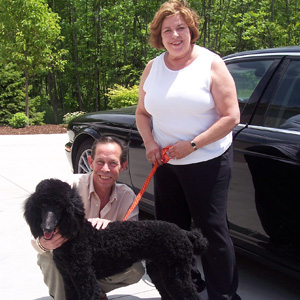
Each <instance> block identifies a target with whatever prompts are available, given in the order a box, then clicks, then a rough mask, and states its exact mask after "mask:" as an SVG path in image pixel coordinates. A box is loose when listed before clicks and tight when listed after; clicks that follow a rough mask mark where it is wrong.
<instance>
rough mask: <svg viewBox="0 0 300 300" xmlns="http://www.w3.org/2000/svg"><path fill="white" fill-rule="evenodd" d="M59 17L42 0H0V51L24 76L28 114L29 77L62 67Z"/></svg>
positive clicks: (3, 59)
mask: <svg viewBox="0 0 300 300" xmlns="http://www.w3.org/2000/svg"><path fill="white" fill-rule="evenodd" d="M61 40H62V37H61V36H60V26H59V16H58V15H57V14H55V13H53V12H52V11H51V10H50V9H49V7H48V5H47V4H46V3H45V2H44V1H43V0H1V2H0V54H1V60H2V61H3V62H5V63H10V62H13V63H15V64H16V65H17V67H18V69H19V70H21V71H22V72H23V73H24V76H25V113H26V116H27V117H29V96H28V92H29V80H30V78H31V77H33V76H35V75H38V74H41V73H45V72H47V71H48V70H51V69H52V68H60V69H62V68H63V66H64V64H65V61H64V60H63V59H62V56H63V54H64V53H65V51H64V50H58V49H57V47H58V46H59V44H60V42H61Z"/></svg>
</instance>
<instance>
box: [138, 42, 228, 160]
mask: <svg viewBox="0 0 300 300" xmlns="http://www.w3.org/2000/svg"><path fill="white" fill-rule="evenodd" d="M215 55H216V54H215V53H213V52H211V51H209V50H207V49H205V48H202V47H201V53H200V55H199V56H198V57H197V58H196V59H195V60H194V61H193V62H192V63H191V64H190V65H188V66H187V67H185V68H183V69H181V70H178V71H173V70H170V69H169V68H168V67H167V66H166V64H165V61H164V56H165V53H162V54H161V55H159V56H158V57H156V58H155V59H154V61H153V64H152V67H151V70H150V73H149V75H148V77H147V79H146V81H145V83H144V86H143V88H144V91H145V92H146V95H145V100H144V105H145V109H146V110H147V112H148V113H149V114H151V115H152V121H153V132H152V133H153V137H154V139H155V141H156V142H157V143H158V145H159V146H160V147H161V148H164V147H166V146H168V145H173V144H175V143H176V142H178V141H191V140H192V139H194V138H195V137H196V136H197V135H199V134H200V133H201V132H203V131H205V130H207V129H208V128H209V127H210V126H211V125H212V124H213V123H215V122H216V121H217V120H218V119H219V113H218V111H217V108H216V106H215V103H214V99H213V97H212V95H211V93H210V77H211V76H210V72H211V64H212V60H213V58H214V57H215ZM231 143H232V133H229V134H228V135H227V136H225V137H224V138H221V139H220V140H218V141H216V142H213V143H211V144H209V145H207V146H204V147H202V148H199V149H197V151H194V152H192V153H191V154H190V155H188V156H186V157H184V158H182V159H178V160H173V159H171V160H170V161H169V163H170V164H173V165H186V164H192V163H198V162H202V161H207V160H209V159H212V158H215V157H218V156H220V155H221V154H223V153H224V152H225V151H226V150H227V149H228V148H229V146H230V145H231Z"/></svg>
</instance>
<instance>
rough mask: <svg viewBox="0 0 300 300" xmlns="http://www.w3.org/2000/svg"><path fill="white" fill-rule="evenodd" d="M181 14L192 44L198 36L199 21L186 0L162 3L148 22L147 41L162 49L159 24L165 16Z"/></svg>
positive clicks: (172, 0)
mask: <svg viewBox="0 0 300 300" xmlns="http://www.w3.org/2000/svg"><path fill="white" fill-rule="evenodd" d="M178 13H179V14H181V16H182V17H183V18H184V20H185V22H186V24H187V26H188V27H189V29H190V32H191V42H192V43H193V44H194V43H195V42H196V40H197V39H198V37H199V21H200V18H199V16H198V15H197V13H196V12H195V11H193V10H191V9H190V8H189V7H188V5H187V2H186V1H178V0H170V1H167V2H165V3H163V4H162V5H161V7H160V9H159V10H158V11H157V12H156V14H155V16H154V18H153V20H152V22H151V24H150V40H149V43H150V45H151V46H152V47H154V48H156V49H164V48H165V47H164V45H163V43H162V38H161V26H162V22H163V20H164V19H165V17H169V16H172V15H176V14H178Z"/></svg>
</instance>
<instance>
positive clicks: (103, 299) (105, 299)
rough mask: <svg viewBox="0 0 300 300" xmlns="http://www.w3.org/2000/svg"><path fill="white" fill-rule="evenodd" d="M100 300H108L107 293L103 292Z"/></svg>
mask: <svg viewBox="0 0 300 300" xmlns="http://www.w3.org/2000/svg"><path fill="white" fill-rule="evenodd" d="M100 300H108V298H107V296H106V294H102V295H101V296H100Z"/></svg>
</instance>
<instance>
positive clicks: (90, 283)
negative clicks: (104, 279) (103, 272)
mask: <svg viewBox="0 0 300 300" xmlns="http://www.w3.org/2000/svg"><path fill="white" fill-rule="evenodd" d="M75 270H77V272H76V271H75ZM71 279H72V281H73V283H75V282H76V284H75V285H76V291H77V295H78V296H77V298H75V299H78V300H99V299H100V285H99V282H98V281H97V279H96V275H95V272H94V270H93V268H91V267H88V266H85V267H83V268H80V269H77V268H75V269H73V271H72V275H71ZM66 299H67V300H74V298H72V297H70V298H69V297H68V296H67V294H66Z"/></svg>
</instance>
